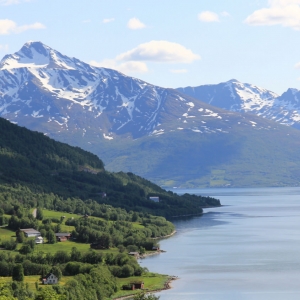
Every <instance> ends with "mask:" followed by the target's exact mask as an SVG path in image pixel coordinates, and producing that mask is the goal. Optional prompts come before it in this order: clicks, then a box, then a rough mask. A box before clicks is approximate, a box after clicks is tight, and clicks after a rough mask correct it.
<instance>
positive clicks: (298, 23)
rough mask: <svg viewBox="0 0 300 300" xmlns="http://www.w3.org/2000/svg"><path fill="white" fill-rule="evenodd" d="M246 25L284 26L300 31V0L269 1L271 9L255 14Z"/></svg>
mask: <svg viewBox="0 0 300 300" xmlns="http://www.w3.org/2000/svg"><path fill="white" fill-rule="evenodd" d="M245 23H247V24H249V25H256V26H259V25H268V26H271V25H282V26H284V27H291V28H293V29H295V30H300V0H269V7H268V8H262V9H259V10H256V11H255V12H253V13H252V14H251V15H250V16H248V17H247V19H246V20H245Z"/></svg>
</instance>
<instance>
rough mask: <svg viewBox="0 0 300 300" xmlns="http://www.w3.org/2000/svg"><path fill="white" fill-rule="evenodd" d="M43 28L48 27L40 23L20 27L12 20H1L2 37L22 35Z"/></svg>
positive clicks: (0, 33)
mask: <svg viewBox="0 0 300 300" xmlns="http://www.w3.org/2000/svg"><path fill="white" fill-rule="evenodd" d="M43 28H46V27H45V26H44V25H43V24H41V23H38V22H37V23H34V24H29V25H22V26H18V25H17V23H15V22H14V21H12V20H8V19H5V20H0V35H8V34H12V33H21V32H23V31H26V30H29V29H43Z"/></svg>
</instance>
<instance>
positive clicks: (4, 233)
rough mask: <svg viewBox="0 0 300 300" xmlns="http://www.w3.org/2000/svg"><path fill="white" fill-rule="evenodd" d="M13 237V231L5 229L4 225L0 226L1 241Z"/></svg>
mask: <svg viewBox="0 0 300 300" xmlns="http://www.w3.org/2000/svg"><path fill="white" fill-rule="evenodd" d="M15 237H16V233H15V232H14V231H12V230H10V229H7V228H6V227H0V238H1V241H7V240H10V239H11V238H15Z"/></svg>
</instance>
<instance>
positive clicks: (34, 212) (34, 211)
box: [32, 208, 36, 219]
mask: <svg viewBox="0 0 300 300" xmlns="http://www.w3.org/2000/svg"><path fill="white" fill-rule="evenodd" d="M32 215H33V217H34V218H35V219H36V208H35V209H34V210H33V212H32Z"/></svg>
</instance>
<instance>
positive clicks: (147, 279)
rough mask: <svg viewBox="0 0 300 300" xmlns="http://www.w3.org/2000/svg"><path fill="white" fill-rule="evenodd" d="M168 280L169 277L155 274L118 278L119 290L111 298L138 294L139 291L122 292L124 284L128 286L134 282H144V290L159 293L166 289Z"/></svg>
mask: <svg viewBox="0 0 300 300" xmlns="http://www.w3.org/2000/svg"><path fill="white" fill-rule="evenodd" d="M168 279H169V276H167V275H160V274H155V273H148V274H147V275H143V276H141V277H130V278H117V284H118V289H119V290H118V292H117V293H115V294H114V295H113V296H112V297H111V299H115V298H118V297H123V296H128V295H132V294H136V293H138V292H139V290H135V291H125V290H122V289H121V288H122V286H123V285H124V284H128V283H130V282H134V281H143V282H144V289H146V290H149V291H157V290H161V289H163V288H164V286H165V283H166V282H167V281H168Z"/></svg>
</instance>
